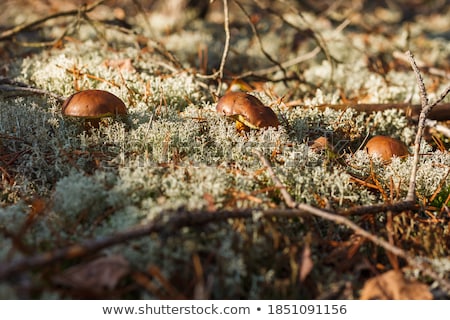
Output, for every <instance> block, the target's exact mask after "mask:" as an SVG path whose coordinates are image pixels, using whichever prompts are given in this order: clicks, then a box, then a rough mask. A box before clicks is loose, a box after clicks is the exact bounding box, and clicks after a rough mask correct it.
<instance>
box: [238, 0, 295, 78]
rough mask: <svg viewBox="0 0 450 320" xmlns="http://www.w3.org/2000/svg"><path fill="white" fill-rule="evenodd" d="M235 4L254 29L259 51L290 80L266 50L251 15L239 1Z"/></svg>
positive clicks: (284, 70) (281, 66) (283, 69)
mask: <svg viewBox="0 0 450 320" xmlns="http://www.w3.org/2000/svg"><path fill="white" fill-rule="evenodd" d="M233 1H234V3H236V4H237V6H238V7H239V8H240V9H241V11H242V12H243V13H244V15H245V16H246V17H247V20H248V22H249V23H250V26H251V28H252V31H253V34H254V36H255V37H256V40H257V41H258V45H259V49H260V50H261V52H262V53H263V55H264V56H265V57H266V58H267V60H269V61H270V62H272V63H273V64H274V65H276V66H277V67H278V68H279V70H281V71H282V72H283V76H284V77H285V78H288V76H287V71H286V69H285V68H284V67H283V65H282V64H281V63H280V62H279V61H277V60H276V59H274V58H273V57H272V56H271V55H270V54H269V53H268V52H267V51H266V49H264V46H263V43H262V40H261V37H260V35H259V32H258V29H257V28H256V26H255V23H254V22H253V21H252V18H251V17H250V14H249V13H248V12H247V10H245V8H244V6H243V5H242V4H241V3H240V2H239V1H237V0H233Z"/></svg>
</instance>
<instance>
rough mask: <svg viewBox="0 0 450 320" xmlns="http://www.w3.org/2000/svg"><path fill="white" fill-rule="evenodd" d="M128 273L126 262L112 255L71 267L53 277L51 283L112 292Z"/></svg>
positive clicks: (118, 256) (120, 257)
mask: <svg viewBox="0 0 450 320" xmlns="http://www.w3.org/2000/svg"><path fill="white" fill-rule="evenodd" d="M128 272H129V263H128V261H127V260H125V258H124V257H122V256H120V255H113V256H107V257H101V258H98V259H96V260H93V261H90V262H88V263H84V264H79V265H76V266H73V267H71V268H69V269H67V270H65V271H64V272H62V273H60V274H58V275H56V276H55V277H53V281H54V282H55V283H57V284H60V285H63V286H67V287H71V288H76V289H90V290H93V291H101V290H103V289H109V290H112V289H114V288H115V287H116V285H117V283H118V282H119V281H120V279H122V278H123V277H124V276H125V275H126V274H127V273H128Z"/></svg>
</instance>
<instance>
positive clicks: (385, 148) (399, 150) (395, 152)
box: [365, 136, 409, 162]
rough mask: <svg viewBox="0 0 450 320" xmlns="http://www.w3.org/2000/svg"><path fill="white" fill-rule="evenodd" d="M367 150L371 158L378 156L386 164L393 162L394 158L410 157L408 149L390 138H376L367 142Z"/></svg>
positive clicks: (398, 141)
mask: <svg viewBox="0 0 450 320" xmlns="http://www.w3.org/2000/svg"><path fill="white" fill-rule="evenodd" d="M365 150H366V151H367V153H368V154H369V155H371V156H373V155H375V154H378V155H379V157H380V158H381V159H383V161H385V162H389V161H391V159H392V157H394V156H397V157H406V156H408V155H409V151H408V147H406V145H405V144H404V143H403V142H402V141H400V140H398V139H394V138H391V137H388V136H375V137H373V138H371V139H370V140H369V141H367V144H366V147H365Z"/></svg>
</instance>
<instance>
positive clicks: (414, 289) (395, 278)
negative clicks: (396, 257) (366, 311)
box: [360, 270, 433, 300]
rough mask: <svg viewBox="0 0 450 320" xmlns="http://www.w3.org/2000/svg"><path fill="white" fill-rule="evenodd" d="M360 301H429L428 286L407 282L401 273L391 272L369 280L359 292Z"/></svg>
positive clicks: (412, 281) (411, 281)
mask: <svg viewBox="0 0 450 320" xmlns="http://www.w3.org/2000/svg"><path fill="white" fill-rule="evenodd" d="M360 299H361V300H376V299H378V300H431V299H433V296H432V294H431V292H430V290H429V289H428V286H427V285H425V284H423V283H420V282H419V281H416V280H407V279H405V277H404V276H403V273H402V272H401V271H396V270H391V271H388V272H385V273H383V274H381V275H379V276H376V277H374V278H372V279H369V280H367V281H366V283H365V284H364V288H363V289H362V291H361V297H360Z"/></svg>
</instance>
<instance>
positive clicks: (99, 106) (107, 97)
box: [62, 90, 127, 128]
mask: <svg viewBox="0 0 450 320" xmlns="http://www.w3.org/2000/svg"><path fill="white" fill-rule="evenodd" d="M62 114H63V115H64V116H66V117H73V118H79V119H84V120H85V127H86V128H88V127H94V128H98V126H99V123H100V121H101V119H102V118H106V117H120V118H122V119H124V118H125V117H126V115H127V107H126V106H125V103H123V101H122V100H121V99H119V98H118V97H116V96H115V95H114V94H112V93H110V92H108V91H104V90H84V91H80V92H77V93H74V94H73V95H71V96H70V97H68V98H67V99H66V100H65V101H64V104H63V106H62Z"/></svg>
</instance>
